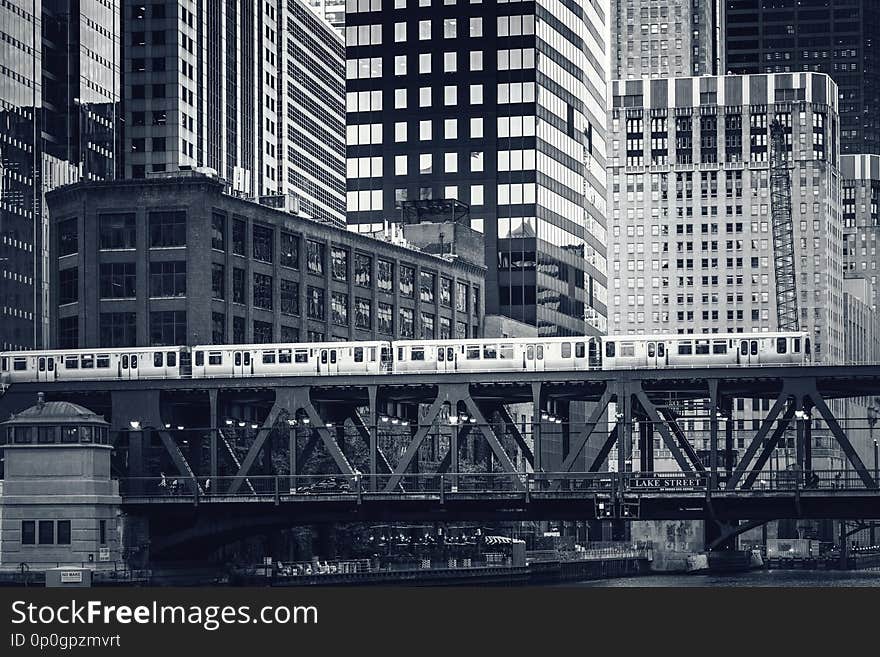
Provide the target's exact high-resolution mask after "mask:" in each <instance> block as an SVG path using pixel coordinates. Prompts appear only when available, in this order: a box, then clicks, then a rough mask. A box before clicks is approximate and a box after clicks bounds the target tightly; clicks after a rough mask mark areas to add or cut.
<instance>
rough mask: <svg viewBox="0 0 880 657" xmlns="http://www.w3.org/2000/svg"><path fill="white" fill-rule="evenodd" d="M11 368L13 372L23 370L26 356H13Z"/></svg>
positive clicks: (25, 367)
mask: <svg viewBox="0 0 880 657" xmlns="http://www.w3.org/2000/svg"><path fill="white" fill-rule="evenodd" d="M12 369H13V371H15V372H23V371H24V370H26V369H27V358H13V359H12Z"/></svg>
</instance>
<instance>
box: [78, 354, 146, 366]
mask: <svg viewBox="0 0 880 657" xmlns="http://www.w3.org/2000/svg"><path fill="white" fill-rule="evenodd" d="M81 365H82V368H83V369H84V370H91V369H94V367H95V357H94V356H92V354H85V355H83V357H82V363H81ZM132 367H137V364H136V363H135V364H133V365H132Z"/></svg>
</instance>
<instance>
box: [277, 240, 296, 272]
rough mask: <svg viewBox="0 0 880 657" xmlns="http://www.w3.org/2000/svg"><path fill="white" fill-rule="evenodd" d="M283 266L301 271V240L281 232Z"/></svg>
mask: <svg viewBox="0 0 880 657" xmlns="http://www.w3.org/2000/svg"><path fill="white" fill-rule="evenodd" d="M281 266H282V267H290V268H291V269H299V238H298V237H297V236H296V235H293V234H292V233H285V232H284V231H281Z"/></svg>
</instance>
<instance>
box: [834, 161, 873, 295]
mask: <svg viewBox="0 0 880 657" xmlns="http://www.w3.org/2000/svg"><path fill="white" fill-rule="evenodd" d="M840 175H841V178H842V179H843V233H844V240H845V242H844V245H843V258H844V269H845V270H846V273H847V274H848V275H850V274H852V275H859V276H863V277H865V278H867V279H868V281H869V282H870V283H871V286H872V296H871V298H870V299H869V300H868V303H869V305H870V306H871V307H873V308H875V309H876V308H878V298H877V285H878V281H877V263H878V261H880V257H878V252H877V248H878V233H880V155H844V156H842V157H841V158H840Z"/></svg>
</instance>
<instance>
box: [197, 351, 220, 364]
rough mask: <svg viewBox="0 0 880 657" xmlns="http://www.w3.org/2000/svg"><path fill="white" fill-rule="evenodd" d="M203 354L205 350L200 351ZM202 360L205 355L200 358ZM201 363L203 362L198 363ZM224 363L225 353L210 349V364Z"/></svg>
mask: <svg viewBox="0 0 880 657" xmlns="http://www.w3.org/2000/svg"><path fill="white" fill-rule="evenodd" d="M199 353H200V354H202V353H203V352H201V351H200V352H199ZM200 360H202V361H204V355H203V356H202V357H201V358H200ZM198 364H199V365H201V363H198ZM222 364H223V354H222V353H221V352H219V351H209V352H208V365H222Z"/></svg>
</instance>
